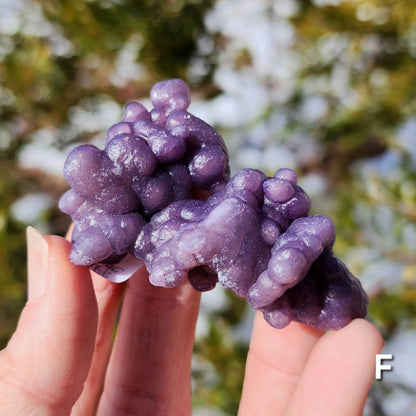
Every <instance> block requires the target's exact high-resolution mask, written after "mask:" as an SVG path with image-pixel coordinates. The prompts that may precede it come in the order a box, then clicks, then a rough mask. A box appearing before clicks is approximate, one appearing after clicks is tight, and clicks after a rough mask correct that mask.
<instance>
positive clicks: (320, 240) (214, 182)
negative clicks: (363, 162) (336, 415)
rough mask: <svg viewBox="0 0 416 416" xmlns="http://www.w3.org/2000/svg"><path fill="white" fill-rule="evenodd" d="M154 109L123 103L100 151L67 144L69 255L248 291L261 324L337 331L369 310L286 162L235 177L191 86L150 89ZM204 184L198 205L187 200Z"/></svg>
mask: <svg viewBox="0 0 416 416" xmlns="http://www.w3.org/2000/svg"><path fill="white" fill-rule="evenodd" d="M150 97H151V102H152V104H153V106H154V108H153V109H152V110H151V111H150V112H148V111H147V110H146V109H145V108H144V107H143V106H142V105H141V104H139V103H130V104H129V105H128V106H127V108H126V112H125V115H124V118H123V120H122V122H120V123H118V124H116V125H114V126H112V127H111V128H110V129H109V130H108V133H107V141H106V145H105V147H104V149H103V150H100V149H98V148H97V147H95V146H92V145H84V146H79V147H77V148H75V149H74V150H73V151H72V152H71V153H70V154H69V156H68V158H67V161H66V163H65V168H64V174H65V178H66V179H67V181H68V183H69V184H70V186H71V190H69V191H68V192H66V193H65V194H64V195H63V196H62V198H61V200H60V208H61V209H62V210H63V211H64V212H66V213H67V214H69V215H71V217H72V219H73V221H74V231H73V235H72V239H73V248H72V250H71V254H70V256H71V261H72V262H73V263H75V264H79V265H90V266H91V265H94V264H96V263H117V262H119V261H120V260H121V259H122V258H123V257H124V256H125V255H126V254H127V253H130V254H133V255H134V256H135V257H137V258H138V259H141V260H143V261H144V263H145V265H146V267H147V270H148V272H149V279H150V281H151V283H152V284H154V285H156V286H163V287H174V286H177V285H179V284H181V283H182V282H184V281H185V280H186V279H188V280H189V282H190V283H191V285H192V286H193V287H194V288H195V289H196V290H199V291H206V290H210V289H213V288H214V287H215V285H216V283H217V282H220V283H221V284H222V285H223V286H225V287H226V288H229V289H231V290H233V291H234V292H235V293H236V294H237V295H238V296H242V297H245V298H246V299H247V301H248V302H249V303H250V305H252V306H253V307H254V308H256V309H259V310H261V311H262V312H263V314H264V317H265V319H266V321H267V322H269V323H270V325H272V326H273V327H275V328H283V327H284V326H286V325H287V324H288V323H289V322H290V321H292V320H296V321H299V322H302V323H305V324H308V325H311V326H314V327H316V328H322V329H339V328H341V327H343V326H345V325H346V324H347V323H348V322H349V321H351V319H353V318H357V317H365V316H366V314H367V305H368V298H367V295H366V294H365V292H364V291H363V289H362V287H361V285H360V283H359V281H358V279H356V278H355V277H354V276H353V275H352V274H351V273H350V272H349V271H348V270H347V268H346V267H345V265H344V264H343V263H342V262H340V261H339V260H338V259H337V258H336V257H335V255H334V254H333V252H332V246H333V244H334V241H335V230H334V225H333V223H332V221H331V220H330V219H329V218H327V217H324V216H322V215H313V216H308V212H309V209H310V200H309V197H308V196H307V195H306V193H305V192H304V191H303V190H302V189H301V188H300V187H299V186H298V185H297V176H296V174H295V172H293V171H292V170H290V169H280V170H278V171H277V172H276V173H275V175H274V176H273V177H271V178H270V177H267V176H266V175H265V174H264V173H262V172H261V171H259V170H255V169H243V170H241V171H240V172H238V173H237V174H236V175H235V176H234V177H233V178H232V179H231V180H230V179H229V166H228V156H227V150H226V147H225V145H224V142H223V140H222V138H221V136H220V135H219V134H218V133H217V132H216V131H215V130H214V129H213V128H212V127H211V126H209V125H208V124H206V123H205V122H203V121H202V120H200V119H198V118H197V117H195V116H193V115H192V114H190V113H189V112H188V111H187V108H188V106H189V104H190V98H189V89H188V86H187V85H186V84H185V83H184V82H183V81H181V80H177V79H176V80H168V81H164V82H161V83H158V84H156V85H155V86H154V87H153V88H152V91H151V95H150ZM198 190H207V191H209V192H210V194H211V196H210V197H208V198H207V199H206V200H200V199H193V195H194V193H195V191H198Z"/></svg>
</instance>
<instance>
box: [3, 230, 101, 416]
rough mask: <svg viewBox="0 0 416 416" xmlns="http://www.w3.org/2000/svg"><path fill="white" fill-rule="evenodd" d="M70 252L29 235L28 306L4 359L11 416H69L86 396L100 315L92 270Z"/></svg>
mask: <svg viewBox="0 0 416 416" xmlns="http://www.w3.org/2000/svg"><path fill="white" fill-rule="evenodd" d="M69 250H70V243H69V242H68V241H66V240H65V239H63V238H61V237H57V236H48V237H42V236H41V235H40V234H39V233H38V232H37V231H35V230H34V229H32V228H29V229H28V266H29V272H28V279H29V285H28V286H29V300H28V303H27V304H26V306H25V308H24V309H23V311H22V314H21V317H20V320H19V323H18V327H17V329H16V332H15V334H14V335H13V336H12V338H11V340H10V342H9V344H8V346H7V348H6V349H5V350H3V351H2V352H1V355H0V367H1V368H2V375H3V378H2V380H1V381H0V397H1V402H2V410H3V411H5V412H6V409H10V411H7V412H6V413H7V414H10V415H15V414H32V413H33V411H34V409H36V410H37V411H38V412H39V414H45V415H49V414H53V415H61V414H62V415H65V414H69V411H70V410H69V409H70V408H71V407H72V406H73V404H74V403H75V401H76V399H77V398H78V396H79V395H80V394H81V391H82V387H83V383H84V381H85V379H86V377H87V374H88V370H89V367H90V364H91V359H92V354H93V349H94V339H95V332H96V326H97V318H98V312H97V304H96V300H95V295H94V290H93V287H92V283H91V279H90V275H89V272H88V269H87V268H85V267H78V266H74V265H73V264H71V263H70V262H69V257H68V256H69ZM5 406H6V407H5ZM7 406H9V407H7ZM42 412H43V413H42Z"/></svg>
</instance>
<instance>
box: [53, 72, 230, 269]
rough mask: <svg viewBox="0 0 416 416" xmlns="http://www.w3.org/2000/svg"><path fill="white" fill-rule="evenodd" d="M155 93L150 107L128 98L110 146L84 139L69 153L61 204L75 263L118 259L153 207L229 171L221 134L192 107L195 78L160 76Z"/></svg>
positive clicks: (221, 179)
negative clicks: (67, 219)
mask: <svg viewBox="0 0 416 416" xmlns="http://www.w3.org/2000/svg"><path fill="white" fill-rule="evenodd" d="M150 99H151V102H152V104H153V106H154V108H153V109H152V110H151V111H150V112H149V111H147V110H146V108H145V107H144V106H143V105H142V104H140V103H137V102H132V103H130V104H128V105H127V106H126V109H125V114H124V117H123V119H122V121H121V122H120V123H117V124H115V125H113V126H111V127H110V128H109V129H108V131H107V137H106V144H105V147H104V149H103V150H101V149H99V148H98V147H96V146H93V145H91V144H86V145H81V146H78V147H76V148H75V149H73V150H72V152H71V153H70V154H69V155H68V157H67V159H66V162H65V165H64V176H65V179H66V180H67V182H68V183H69V185H70V186H71V189H70V190H69V191H67V192H66V193H65V194H64V195H63V196H62V198H61V199H60V201H59V206H60V209H61V210H62V211H63V212H65V213H67V214H69V215H71V217H72V219H73V222H74V231H73V235H72V240H73V243H74V244H73V248H72V250H71V254H70V256H71V261H72V262H73V263H74V264H77V265H88V266H90V265H92V264H96V263H100V262H103V263H114V262H117V261H119V260H120V258H121V257H123V256H124V255H126V254H127V253H129V252H130V251H132V249H133V246H134V243H135V240H136V238H137V235H138V233H139V231H140V229H141V228H142V226H143V225H144V224H145V223H146V222H147V221H148V220H149V218H151V216H152V214H154V213H155V212H158V211H160V210H161V209H163V208H164V207H166V206H168V205H169V204H170V203H172V202H173V201H176V200H184V199H189V198H191V197H192V192H195V191H199V190H206V191H209V192H211V193H214V192H215V191H216V190H217V189H221V188H222V187H224V186H225V184H226V182H227V180H228V179H229V165H228V154H227V149H226V147H225V144H224V141H223V139H222V137H221V136H220V135H219V134H218V133H217V132H216V131H215V130H214V129H213V128H212V127H211V126H209V125H208V124H207V123H205V122H204V121H202V120H200V119H199V118H197V117H195V116H194V115H192V114H191V113H189V112H188V111H187V108H188V106H189V104H190V94H189V88H188V85H187V84H186V83H185V82H183V81H182V80H179V79H173V80H168V81H163V82H160V83H158V84H156V85H154V87H153V88H152V90H151V92H150Z"/></svg>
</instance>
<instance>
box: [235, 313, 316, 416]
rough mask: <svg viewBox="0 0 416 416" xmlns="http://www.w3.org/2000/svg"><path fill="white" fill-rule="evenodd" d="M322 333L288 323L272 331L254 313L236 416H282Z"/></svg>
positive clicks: (258, 315) (260, 315)
mask: <svg viewBox="0 0 416 416" xmlns="http://www.w3.org/2000/svg"><path fill="white" fill-rule="evenodd" d="M322 333H323V332H322V331H319V330H317V329H315V328H312V327H309V326H306V325H303V324H300V323H297V322H292V323H291V324H289V325H288V326H287V327H286V328H284V329H275V328H272V327H271V326H270V325H269V324H268V323H267V322H266V321H265V320H264V319H263V316H262V314H261V313H260V312H258V313H257V315H256V319H255V322H254V327H253V334H252V337H251V342H250V349H249V352H248V356H247V363H246V374H245V378H244V387H243V393H242V398H241V402H240V408H239V413H238V414H239V416H245V415H254V414H258V415H262V416H267V415H274V416H276V415H284V414H285V412H286V409H287V406H288V404H289V401H290V398H291V396H292V394H293V391H294V390H295V388H296V385H297V383H298V381H299V378H300V375H301V373H302V371H303V368H304V366H305V364H306V362H307V361H308V358H309V354H310V352H311V350H312V349H313V347H314V346H315V344H316V342H317V341H318V339H319V338H320V337H321V336H322Z"/></svg>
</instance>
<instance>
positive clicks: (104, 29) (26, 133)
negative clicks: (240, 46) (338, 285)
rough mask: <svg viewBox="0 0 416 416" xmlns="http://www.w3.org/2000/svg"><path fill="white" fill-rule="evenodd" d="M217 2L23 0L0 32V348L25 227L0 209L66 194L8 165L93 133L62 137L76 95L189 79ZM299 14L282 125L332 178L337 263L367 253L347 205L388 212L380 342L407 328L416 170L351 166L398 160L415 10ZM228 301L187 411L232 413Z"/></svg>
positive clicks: (134, 95)
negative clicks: (127, 75)
mask: <svg viewBox="0 0 416 416" xmlns="http://www.w3.org/2000/svg"><path fill="white" fill-rule="evenodd" d="M253 1H254V0H253ZM215 3H216V1H215V0H208V1H202V0H176V1H175V0H169V1H161V0H143V1H135V0H89V1H87V0H71V1H70V0H35V1H32V2H28V3H27V8H28V9H27V15H28V17H27V18H26V21H25V20H23V22H24V23H23V27H20V28H19V29H18V30H16V31H15V32H13V33H3V34H2V33H0V46H1V47H0V168H1V173H2V174H1V175H0V348H1V347H3V346H4V345H5V344H6V342H7V340H8V338H9V337H10V334H11V333H12V331H13V329H14V327H15V324H16V321H17V318H18V314H19V312H20V310H21V308H22V306H23V304H24V302H25V280H26V249H25V230H24V228H25V225H24V224H21V223H18V222H17V221H16V220H14V219H13V218H12V217H11V216H10V212H9V208H10V206H11V205H12V203H13V202H14V201H16V200H17V199H18V198H19V197H21V196H23V195H25V194H26V193H28V192H32V191H36V190H38V189H41V190H45V191H48V192H50V193H52V194H53V196H54V198H55V199H56V198H57V196H58V195H59V194H60V192H61V191H62V190H63V189H64V188H65V184H64V183H63V181H62V182H59V181H58V182H56V180H48V179H47V178H45V177H44V174H43V173H39V172H32V171H25V170H23V169H22V168H21V167H19V166H18V163H17V155H18V153H19V150H20V149H21V148H22V146H24V145H25V144H27V143H29V142H30V141H31V140H32V134H33V133H34V132H36V131H37V130H39V129H42V128H45V127H54V128H56V132H57V137H56V143H55V144H54V146H56V147H59V146H63V145H65V144H67V143H68V142H76V141H87V140H88V139H90V138H91V136H92V135H93V133H94V132H92V131H88V132H85V131H76V132H75V133H73V134H72V135H71V134H69V136H65V134H64V133H65V131H66V130H65V128H66V127H67V125H68V123H69V121H70V120H69V119H70V114H71V109H73V107H74V106H77V105H80V103H84V104H85V102H86V100H88V99H91V102H94V100H96V101H102V100H103V99H106V98H108V99H111V100H114V101H116V102H118V103H120V104H121V105H124V103H125V102H127V101H129V100H132V99H139V98H141V97H146V96H147V95H148V91H149V89H150V87H151V86H152V85H153V83H154V82H156V81H158V80H160V79H163V78H172V77H181V78H183V79H185V80H187V74H188V69H189V64H190V62H191V60H192V58H193V56H194V54H195V51H196V47H197V41H198V38H199V36H200V35H202V34H204V31H205V28H204V23H203V19H204V15H205V13H206V12H207V11H208V10H209V9H210V8H211V6H212V5H214V4H215ZM298 4H299V10H298V12H297V13H296V15H295V16H294V17H293V18H292V19H291V22H292V24H293V25H294V27H295V29H296V39H295V44H294V49H295V50H296V51H297V53H298V56H299V59H300V62H301V67H302V71H301V72H300V74H299V77H298V79H297V80H296V82H297V91H296V94H294V96H293V97H292V99H291V101H290V102H289V103H288V104H287V106H288V108H289V109H290V110H291V112H290V114H291V115H292V117H293V121H292V125H293V126H299V125H301V126H302V127H304V128H305V130H307V131H311V132H312V133H313V135H314V136H316V137H319V138H320V139H321V140H322V142H323V143H324V147H323V152H324V155H323V157H322V160H321V161H320V165H319V166H312V167H310V166H306V167H305V171H307V170H308V169H317V170H321V171H323V172H325V173H326V175H327V177H328V178H329V180H330V184H331V189H330V190H329V191H328V192H329V193H331V195H332V196H333V199H334V201H336V202H335V204H334V205H331V206H329V207H328V212H327V213H326V214H328V215H330V216H331V217H332V218H334V219H335V221H334V222H335V224H336V227H337V234H338V242H337V250H338V252H339V253H341V254H344V253H346V252H347V251H348V249H349V248H351V247H353V246H354V245H355V244H363V245H367V246H370V245H371V244H372V243H371V242H369V241H368V240H366V238H367V237H366V236H365V235H364V233H363V231H362V230H361V229H360V224H357V223H356V222H355V220H354V218H353V215H352V213H353V212H354V210H355V209H356V208H357V206H358V205H359V204H363V205H365V206H366V207H367V209H368V210H369V211H376V209H377V208H378V207H380V206H386V207H388V208H389V209H391V210H392V211H393V213H394V215H395V218H394V227H395V229H397V230H398V231H397V234H398V237H397V242H398V243H397V245H396V249H395V250H389V251H387V252H382V253H380V255H381V256H383V257H385V258H392V259H395V260H397V261H399V262H402V263H403V264H404V265H405V266H406V267H405V268H404V276H403V284H402V286H400V287H399V288H398V289H397V290H396V291H395V292H386V291H382V292H380V293H378V294H376V295H374V298H373V299H372V302H371V308H370V314H371V318H372V319H374V321H375V322H376V323H377V324H378V325H379V326H380V328H381V329H382V330H383V334H384V335H385V336H386V338H388V337H389V335H390V334H392V333H393V331H394V330H395V329H396V328H398V327H399V326H400V325H403V324H404V323H405V324H408V325H409V326H414V325H415V322H414V316H415V305H416V292H415V288H414V286H415V281H416V277H415V275H416V259H415V255H414V247H413V248H412V247H409V246H408V245H406V244H405V243H403V244H401V243H400V241H401V240H400V238H401V234H400V233H401V230H403V229H404V228H405V227H406V225H408V224H414V223H415V221H416V194H415V191H414V189H415V183H416V173H415V172H416V169H415V166H414V165H413V161H412V159H411V158H408V157H407V156H406V155H403V157H402V166H401V169H400V175H399V176H398V177H397V178H396V179H394V180H385V179H383V178H381V179H380V178H378V179H377V178H375V179H374V181H373V182H372V185H371V186H372V188H371V190H370V191H371V192H370V191H369V189H368V188H366V185H365V184H363V183H362V182H361V181H360V178H357V177H354V174H353V172H352V171H351V169H350V167H351V166H352V165H353V164H354V163H355V162H357V161H360V160H362V159H365V158H368V157H372V156H376V155H381V154H383V153H385V152H387V151H389V150H392V149H394V150H397V151H400V152H401V151H402V149H401V148H400V145H399V143H397V142H396V141H395V138H394V134H393V133H394V131H395V128H396V126H397V125H399V124H400V123H401V122H403V121H404V120H406V119H407V118H408V117H409V116H411V115H414V114H415V113H416V108H415V106H416V100H415V97H416V65H415V58H416V28H415V23H414V22H415V21H416V1H414V0H410V1H404V0H399V1H396V0H395V1H393V0H366V1H363V0H356V1H343V2H340V4H339V5H337V6H322V7H319V6H317V5H316V3H315V2H313V1H307V0H299V1H298ZM0 13H1V11H0ZM42 15H43V18H44V19H45V22H46V23H47V25H46V24H43V23H42V21H40V23H39V21H38V26H37V27H38V31H39V32H38V33H36V31H34V30H33V29H32V31H29V32H28V31H25V30H24V29H25V27H24V26H25V22H26V23H27V25H28V26H29V23H28V21H29V20H30V18H33V19H35V18H36V16H42ZM35 20H36V19H35ZM32 25H33V22H32ZM41 29H42V30H41ZM205 35H206V36H208V35H207V34H205ZM213 42H214V44H215V47H216V49H220V48H221V47H223V45H224V44H225V43H226V39H224V38H223V37H221V36H217V37H215V38H214V39H213ZM331 42H335V43H336V45H337V48H338V47H339V45H343V46H342V47H341V48H340V49H336V50H335V51H334V50H333V49H332V50H331V48H329V49H328V48H327V49H326V50H327V51H328V52H327V53H326V54H325V53H323V52H322V50H325V48H323V45H330V44H331ZM128 44H131V45H132V47H133V49H134V50H133V52H134V55H135V56H136V59H135V61H136V63H138V64H140V66H141V67H140V68H142V70H143V73H142V75H141V76H140V77H138V78H136V79H131V80H127V81H126V82H124V83H120V84H117V83H115V82H113V81H112V79H111V76H112V74H113V72H114V69H115V68H116V66H117V58H118V56H119V53H121V51H122V50H123V48H124V47H125V46H126V45H128ZM332 44H333V43H332ZM207 59H208V61H207V63H208V64H209V65H210V67H209V68H210V71H208V73H207V75H206V76H204V77H202V78H201V79H199V81H197V82H195V83H194V84H193V85H192V87H193V88H194V89H200V90H201V91H204V92H208V94H209V95H212V94H214V93H215V92H216V91H217V89H216V87H215V86H213V83H212V80H211V75H212V71H213V70H214V69H215V65H216V62H215V48H214V51H213V52H212V56H208V57H207ZM250 63H251V59H250V55H249V53H248V52H247V51H246V50H242V52H241V54H240V55H238V56H237V57H236V63H235V67H236V68H240V67H244V66H247V65H250ZM340 69H342V71H343V74H345V77H346V79H347V84H348V85H347V86H348V88H347V90H348V93H349V94H351V97H352V98H351V99H349V100H346V99H345V98H346V97H344V96H343V95H342V94H339V93H337V92H336V91H334V89H332V88H331V85H332V84H331V79H333V77H334V76H336V73H337V71H338V70H340ZM311 85H313V86H314V90H313V93H314V94H320V95H322V96H324V97H325V98H326V99H327V102H328V103H329V106H328V110H327V114H326V115H325V117H324V118H323V119H322V120H321V121H319V122H318V123H317V124H315V125H313V126H310V125H305V122H304V121H303V120H301V119H300V118H299V117H298V116H297V115H298V106H299V105H300V104H301V103H302V101H303V100H304V99H305V98H306V95H307V94H308V91H310V88H311V87H310V86H311ZM208 94H207V95H208ZM302 124H303V125H302ZM46 162H47V161H46ZM48 215H49V217H48V221H49V224H50V228H49V230H48V231H50V232H53V233H61V234H62V233H63V232H64V230H65V226H66V224H67V222H66V221H67V218H65V219H63V216H61V215H60V214H59V212H58V211H57V210H53V211H52V212H50V213H48ZM380 240H382V238H381V237H380ZM229 296H230V298H229V299H230V307H228V308H227V309H226V310H225V311H222V312H221V313H219V314H214V315H213V316H212V318H211V328H210V331H209V333H208V335H207V336H206V337H204V338H202V339H201V340H199V341H198V342H197V344H196V346H195V354H196V357H197V358H198V359H200V360H206V361H207V362H209V363H211V364H210V365H211V370H212V374H214V375H213V378H212V379H210V380H207V372H206V371H205V370H204V367H203V366H202V370H201V371H199V370H195V372H194V380H195V383H196V385H195V389H194V390H195V393H196V395H195V398H194V401H195V405H196V406H199V405H206V404H207V403H209V404H210V405H212V406H218V407H219V408H221V409H223V410H224V411H226V412H227V413H229V414H236V410H237V408H238V402H239V397H240V392H241V384H242V378H243V374H244V360H245V355H246V352H247V345H242V344H240V343H238V342H232V340H230V338H229V336H228V334H229V332H230V328H232V326H233V325H235V324H236V323H238V321H239V319H240V318H241V316H242V314H243V310H244V308H245V303H244V302H243V301H242V300H240V299H237V298H236V297H234V296H233V295H229ZM211 370H210V371H211ZM208 373H209V371H208Z"/></svg>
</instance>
